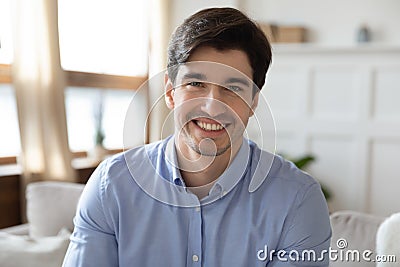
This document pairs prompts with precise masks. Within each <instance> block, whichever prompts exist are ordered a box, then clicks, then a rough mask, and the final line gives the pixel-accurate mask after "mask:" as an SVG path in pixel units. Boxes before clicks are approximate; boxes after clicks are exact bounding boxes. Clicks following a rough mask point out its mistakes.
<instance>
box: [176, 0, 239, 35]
mask: <svg viewBox="0 0 400 267" xmlns="http://www.w3.org/2000/svg"><path fill="white" fill-rule="evenodd" d="M169 2H170V6H169V11H170V32H171V33H172V32H173V31H174V29H175V28H176V27H177V26H178V25H180V24H181V23H182V22H183V20H184V19H185V18H187V17H189V16H190V15H192V14H193V13H195V12H196V11H199V10H201V9H204V8H208V7H226V6H229V7H235V8H239V6H238V0H220V1H218V0H201V1H199V0H195V1H192V0H189V1H188V0H169Z"/></svg>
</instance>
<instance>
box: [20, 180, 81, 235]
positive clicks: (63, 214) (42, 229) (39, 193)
mask: <svg viewBox="0 0 400 267" xmlns="http://www.w3.org/2000/svg"><path fill="white" fill-rule="evenodd" d="M83 188H84V185H82V184H74V183H68V182H37V183H31V184H29V185H28V186H27V191H26V200H27V218H28V222H29V234H30V236H31V237H44V236H54V235H57V233H58V232H59V231H60V230H61V229H62V228H67V229H68V230H69V231H71V232H72V230H73V217H74V216H75V212H76V207H77V204H78V200H79V197H80V195H81V193H82V191H83Z"/></svg>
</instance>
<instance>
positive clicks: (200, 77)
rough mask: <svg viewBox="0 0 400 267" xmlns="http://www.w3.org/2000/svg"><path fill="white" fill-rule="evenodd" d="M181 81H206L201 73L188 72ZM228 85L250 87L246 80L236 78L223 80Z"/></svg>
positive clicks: (205, 77)
mask: <svg viewBox="0 0 400 267" xmlns="http://www.w3.org/2000/svg"><path fill="white" fill-rule="evenodd" d="M183 79H198V80H202V81H207V76H206V75H204V74H203V73H198V72H189V73H186V74H185V75H183ZM230 83H239V84H242V85H245V86H250V83H249V81H248V79H244V78H238V77H231V78H228V79H227V80H225V84H230Z"/></svg>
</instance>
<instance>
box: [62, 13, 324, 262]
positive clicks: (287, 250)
mask: <svg viewBox="0 0 400 267" xmlns="http://www.w3.org/2000/svg"><path fill="white" fill-rule="evenodd" d="M270 62H271V49H270V45H269V43H268V41H267V39H266V37H265V36H264V34H263V33H262V32H261V31H260V29H259V28H258V27H257V26H256V25H255V24H254V23H253V22H252V21H251V20H249V19H248V18H247V17H246V16H245V15H243V14H242V13H241V12H240V11H238V10H236V9H232V8H211V9H206V10H202V11H199V12H198V13H196V14H194V15H192V16H191V17H189V18H188V19H186V20H185V21H184V23H183V24H182V25H181V26H179V27H178V28H177V29H176V31H175V33H174V35H173V36H172V40H171V42H170V45H169V49H168V67H169V68H168V71H167V73H166V75H165V88H166V93H165V100H166V103H167V106H168V107H169V108H170V109H171V110H173V112H174V121H175V134H174V135H173V136H170V137H168V138H167V139H165V140H162V141H160V142H156V143H152V144H149V145H146V146H142V147H138V148H134V149H131V150H129V151H126V152H124V153H122V154H120V155H116V156H114V157H112V158H110V159H107V160H105V161H104V162H103V163H102V164H101V165H100V166H99V167H98V168H97V170H96V171H95V172H94V173H93V175H92V177H91V178H90V180H89V182H88V184H87V186H86V187H85V190H84V192H83V194H82V197H81V200H80V203H79V206H78V211H77V214H76V217H75V219H74V223H75V229H74V233H73V234H72V236H71V243H70V246H69V249H68V252H67V254H66V258H65V260H64V266H68V267H69V266H71V267H72V266H73V267H76V266H96V267H98V266H298V265H301V266H327V265H328V260H329V259H328V257H327V250H328V247H329V243H330V237H331V230H330V224H329V216H328V211H327V207H326V203H325V200H324V198H323V195H322V192H321V189H320V186H319V184H318V183H317V182H316V181H315V180H314V179H313V178H311V177H310V176H308V175H307V174H305V173H303V172H301V171H300V170H298V169H297V168H296V167H295V166H294V165H293V164H292V163H290V162H287V161H285V160H283V159H282V158H280V157H278V156H274V155H273V154H271V153H269V152H266V151H262V150H260V149H259V148H258V147H257V145H256V144H255V143H253V142H251V141H249V140H247V139H246V138H244V137H243V134H244V133H245V128H246V126H247V123H248V120H249V118H250V117H251V116H252V115H253V113H254V109H255V108H256V107H257V104H258V100H259V88H262V86H263V85H264V82H265V75H266V72H267V70H268V67H269V65H270Z"/></svg>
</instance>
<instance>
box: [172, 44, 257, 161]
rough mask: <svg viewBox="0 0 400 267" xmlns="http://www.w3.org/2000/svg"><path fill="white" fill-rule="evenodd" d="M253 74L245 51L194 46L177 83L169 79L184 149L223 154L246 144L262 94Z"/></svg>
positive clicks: (177, 77) (213, 154)
mask: <svg viewBox="0 0 400 267" xmlns="http://www.w3.org/2000/svg"><path fill="white" fill-rule="evenodd" d="M252 73H253V71H252V68H251V66H250V62H249V59H248V57H247V55H246V53H244V52H242V51H240V50H222V51H220V50H216V49H214V48H211V47H200V48H198V49H196V50H195V51H194V53H193V54H192V55H191V56H190V57H189V59H188V62H187V63H186V64H185V65H184V66H181V67H180V68H179V71H178V73H177V76H176V79H175V83H174V84H173V85H172V83H171V81H170V80H167V92H166V101H167V105H168V107H169V108H171V109H174V119H175V129H176V131H177V132H176V135H177V137H178V146H179V149H182V151H183V152H184V153H185V151H186V152H189V153H192V152H195V153H197V154H198V155H203V156H220V155H225V154H229V155H230V153H231V152H232V148H238V147H239V146H240V144H241V142H242V136H243V132H244V130H245V128H246V126H247V123H248V120H249V117H250V116H252V115H253V110H254V108H255V107H256V106H257V101H258V93H257V94H256V96H254V97H253V94H252V88H253V82H252V78H253V74H252ZM185 154H186V153H185Z"/></svg>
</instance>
